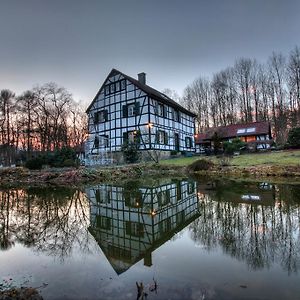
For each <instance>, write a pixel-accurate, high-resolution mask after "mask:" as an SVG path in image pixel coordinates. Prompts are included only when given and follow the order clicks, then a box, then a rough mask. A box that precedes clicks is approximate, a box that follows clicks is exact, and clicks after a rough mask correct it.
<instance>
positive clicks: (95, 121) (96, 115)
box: [94, 112, 99, 124]
mask: <svg viewBox="0 0 300 300" xmlns="http://www.w3.org/2000/svg"><path fill="white" fill-rule="evenodd" d="M98 123H99V114H98V112H95V113H94V124H98Z"/></svg>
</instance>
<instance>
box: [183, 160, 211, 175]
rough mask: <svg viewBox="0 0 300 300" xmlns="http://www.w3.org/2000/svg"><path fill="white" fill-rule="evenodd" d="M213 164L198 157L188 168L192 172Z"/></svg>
mask: <svg viewBox="0 0 300 300" xmlns="http://www.w3.org/2000/svg"><path fill="white" fill-rule="evenodd" d="M213 166H214V164H213V162H211V161H209V160H205V159H199V160H196V161H194V162H193V163H192V164H190V165H189V167H188V169H189V170H190V171H193V172H197V171H206V170H209V169H210V168H212V167H213Z"/></svg>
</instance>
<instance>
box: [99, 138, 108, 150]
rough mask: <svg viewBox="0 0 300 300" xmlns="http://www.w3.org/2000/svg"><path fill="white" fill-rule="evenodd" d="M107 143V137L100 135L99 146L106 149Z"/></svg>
mask: <svg viewBox="0 0 300 300" xmlns="http://www.w3.org/2000/svg"><path fill="white" fill-rule="evenodd" d="M108 142H109V137H108V135H100V136H99V146H100V147H104V148H107V147H108Z"/></svg>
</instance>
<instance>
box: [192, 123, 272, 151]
mask: <svg viewBox="0 0 300 300" xmlns="http://www.w3.org/2000/svg"><path fill="white" fill-rule="evenodd" d="M216 136H217V137H218V139H220V140H221V141H232V140H233V139H234V138H239V139H241V140H242V141H243V142H246V143H247V144H248V147H249V149H252V150H261V149H268V148H270V146H271V144H272V142H273V140H272V135H271V126H270V123H269V122H252V123H246V124H232V125H228V126H220V127H216V128H209V129H208V130H206V131H205V132H204V133H200V134H197V135H196V138H195V143H196V152H197V153H199V152H200V153H201V152H204V151H205V150H206V149H211V148H213V144H214V139H215V137H216Z"/></svg>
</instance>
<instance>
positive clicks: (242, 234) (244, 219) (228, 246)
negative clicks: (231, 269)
mask: <svg viewBox="0 0 300 300" xmlns="http://www.w3.org/2000/svg"><path fill="white" fill-rule="evenodd" d="M227 188H229V187H227ZM294 194H295V191H294V190H293V188H291V187H285V186H277V187H275V198H274V201H273V203H272V204H269V205H265V204H258V203H241V202H239V203H238V202H235V201H232V202H228V201H220V199H222V200H224V199H223V198H222V195H221V191H220V189H218V190H217V191H216V190H213V191H210V192H208V193H205V192H199V193H198V197H199V203H200V212H201V216H200V217H199V218H198V219H197V220H196V221H195V222H194V223H193V224H192V225H191V227H190V229H191V232H192V238H193V239H194V240H195V241H197V242H199V243H202V244H204V245H205V246H206V247H207V249H208V250H210V249H213V248H215V247H217V246H221V248H222V249H223V251H224V252H225V253H227V254H229V255H231V256H233V257H235V258H237V259H239V260H243V261H246V262H247V264H248V266H249V267H251V268H252V269H262V268H269V267H270V266H271V265H272V264H274V263H275V262H276V263H280V264H281V266H282V268H283V269H284V270H286V271H287V272H288V273H292V272H297V271H298V269H299V266H300V253H299V249H300V236H299V234H300V231H299V226H300V223H299V221H300V206H299V202H298V203H297V202H295V201H294V199H295V198H293V195H294ZM216 200H219V201H216Z"/></svg>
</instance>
